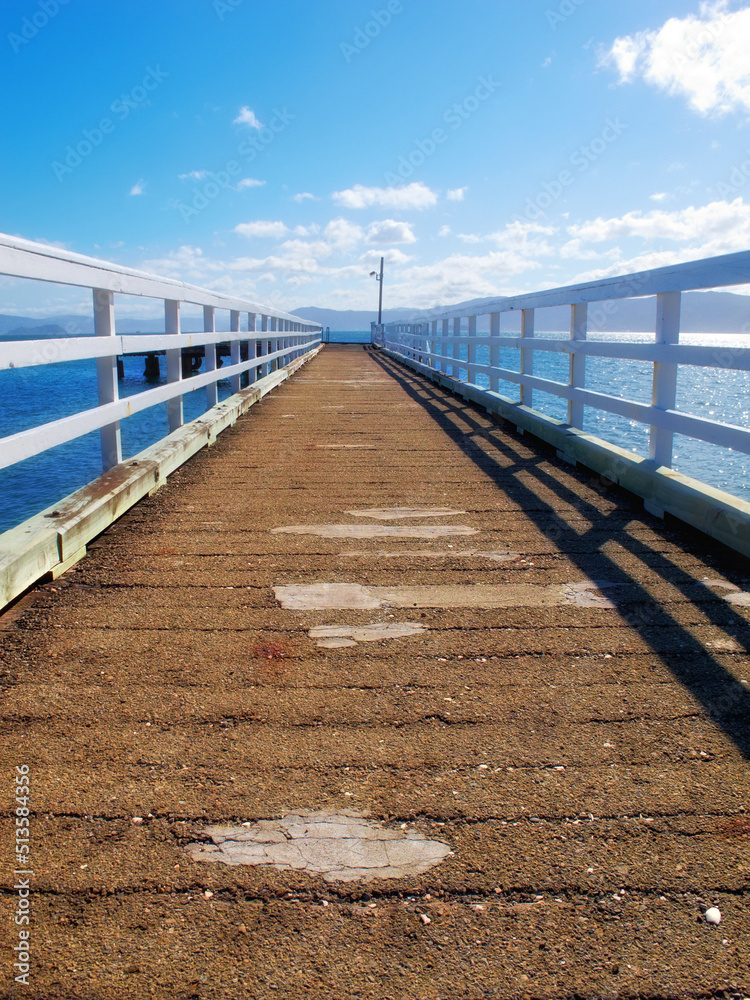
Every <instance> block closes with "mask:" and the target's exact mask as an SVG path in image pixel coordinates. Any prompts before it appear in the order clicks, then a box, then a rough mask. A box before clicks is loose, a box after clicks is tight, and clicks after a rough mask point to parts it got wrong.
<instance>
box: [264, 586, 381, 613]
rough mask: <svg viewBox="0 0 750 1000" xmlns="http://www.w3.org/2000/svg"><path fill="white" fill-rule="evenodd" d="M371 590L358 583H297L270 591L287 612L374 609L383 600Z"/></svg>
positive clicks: (375, 609) (379, 605) (376, 608)
mask: <svg viewBox="0 0 750 1000" xmlns="http://www.w3.org/2000/svg"><path fill="white" fill-rule="evenodd" d="M372 589H373V588H371V587H362V586H360V584H358V583H313V584H308V583H296V584H291V585H290V586H286V587H274V588H273V592H274V594H275V595H276V600H277V601H278V602H279V603H280V604H281V606H282V608H284V609H285V610H287V611H327V610H329V609H330V610H333V611H377V610H378V608H380V607H382V602H381V601H380V600H379V599H378V598H377V597H375V595H374V594H372V593H371V590H372Z"/></svg>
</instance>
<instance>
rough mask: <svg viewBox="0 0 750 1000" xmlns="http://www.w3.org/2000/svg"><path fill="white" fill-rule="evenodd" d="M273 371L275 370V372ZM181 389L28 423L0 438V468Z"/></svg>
mask: <svg viewBox="0 0 750 1000" xmlns="http://www.w3.org/2000/svg"><path fill="white" fill-rule="evenodd" d="M319 344H320V338H318V339H317V340H315V341H313V342H312V343H311V345H310V348H311V350H314V349H315V347H317V346H318V345H319ZM283 353H284V352H279V354H272V355H268V356H267V357H268V358H269V359H270V360H275V359H276V358H278V357H281V356H283ZM256 364H257V362H256V360H255V359H254V358H251V359H250V360H248V361H242V362H241V363H240V364H238V365H231V366H230V367H229V368H226V367H225V368H222V369H221V370H220V372H219V371H216V372H206V373H205V374H203V375H194V376H193V377H192V378H191V379H190V391H191V392H192V391H193V390H197V389H203V388H205V387H206V386H207V385H208V384H209V383H210V382H211V381H215V380H216V379H217V378H227V377H230V378H231V377H234V376H235V375H237V376H240V375H241V374H242V373H243V372H246V371H249V370H250V369H251V368H254V367H255V365H256ZM275 374H276V373H275ZM184 392H185V383H184V382H183V381H178V382H172V383H167V384H166V385H161V386H157V387H156V388H154V389H148V390H146V391H145V392H139V393H138V394H137V395H135V396H129V397H128V398H127V399H120V400H118V401H117V402H113V403H108V404H106V405H105V406H100V407H94V408H93V409H90V410H83V411H82V412H80V413H75V414H73V415H72V416H69V417H63V418H61V419H60V420H54V421H51V422H49V423H46V424H41V425H40V426H39V427H32V428H30V429H29V430H26V431H20V432H19V433H18V434H11V435H9V436H8V437H5V438H2V439H0V469H4V468H8V467H9V466H11V465H15V464H16V462H21V461H23V460H24V459H26V458H31V457H32V456H33V455H39V454H41V453H42V452H43V451H47V450H48V449H49V448H55V447H57V445H59V444H65V442H66V441H73V440H75V438H77V437H81V436H83V435H84V434H89V433H90V432H91V431H96V430H100V429H101V428H102V427H105V426H106V425H107V424H111V423H115V422H116V421H121V420H124V419H125V418H126V417H129V416H131V415H132V414H134V413H139V412H140V411H141V410H146V409H148V408H149V407H151V406H156V405H158V404H159V403H169V402H170V401H172V400H174V399H176V398H180V397H181V396H182V395H183V393H184Z"/></svg>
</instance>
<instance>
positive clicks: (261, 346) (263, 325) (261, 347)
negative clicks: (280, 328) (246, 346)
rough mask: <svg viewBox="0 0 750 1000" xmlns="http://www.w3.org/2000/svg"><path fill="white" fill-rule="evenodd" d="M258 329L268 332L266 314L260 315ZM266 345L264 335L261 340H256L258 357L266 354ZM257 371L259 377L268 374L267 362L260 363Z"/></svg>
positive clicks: (266, 341)
mask: <svg viewBox="0 0 750 1000" xmlns="http://www.w3.org/2000/svg"><path fill="white" fill-rule="evenodd" d="M260 330H261V333H268V316H261V317H260ZM267 346H268V340H267V339H266V338H265V337H264V338H263V339H262V340H259V341H258V357H260V358H262V357H263V356H264V355H265V354H268V351H267V349H266V348H267ZM258 372H259V373H260V375H261V377H264V376H265V375H268V374H269V371H268V365H267V364H264V365H261V366H260V368H259V369H258Z"/></svg>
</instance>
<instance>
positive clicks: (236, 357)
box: [229, 309, 242, 395]
mask: <svg viewBox="0 0 750 1000" xmlns="http://www.w3.org/2000/svg"><path fill="white" fill-rule="evenodd" d="M239 331H240V313H239V310H238V309H231V310H230V311H229V332H230V333H239ZM230 350H231V352H232V354H231V362H232V364H233V365H238V364H239V363H240V360H241V358H240V342H239V340H238V339H236V340H235V339H233V340H232V341H231V343H230ZM241 384H242V379H241V376H239V375H232V394H233V395H234V393H235V392H239V391H240V386H241Z"/></svg>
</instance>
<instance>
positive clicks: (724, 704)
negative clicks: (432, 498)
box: [373, 352, 750, 759]
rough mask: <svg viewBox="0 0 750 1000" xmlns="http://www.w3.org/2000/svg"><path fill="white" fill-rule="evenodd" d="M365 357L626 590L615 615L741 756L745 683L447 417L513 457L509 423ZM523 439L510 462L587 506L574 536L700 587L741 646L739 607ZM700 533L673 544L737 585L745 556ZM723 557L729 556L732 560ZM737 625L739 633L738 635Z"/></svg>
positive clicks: (749, 713)
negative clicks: (664, 644)
mask: <svg viewBox="0 0 750 1000" xmlns="http://www.w3.org/2000/svg"><path fill="white" fill-rule="evenodd" d="M373 357H374V360H375V361H376V362H377V364H379V365H380V366H381V367H382V368H383V370H384V371H386V372H387V373H388V374H389V375H390V376H391V377H393V378H394V379H395V380H396V381H397V382H398V383H399V385H401V387H402V388H403V389H404V390H405V391H406V392H407V394H408V395H409V396H410V397H411V398H412V400H414V401H415V402H417V403H419V404H420V405H421V406H422V407H423V408H424V410H425V411H426V412H427V413H428V414H429V415H430V416H431V417H432V418H433V419H434V420H435V422H436V423H437V425H438V426H439V427H440V428H441V429H442V430H443V431H444V432H445V433H446V434H447V435H448V437H450V438H451V440H452V441H454V443H455V444H457V445H458V447H459V448H460V449H461V450H462V451H463V453H464V454H465V455H466V456H467V457H468V458H470V459H471V460H472V461H473V462H474V463H475V464H476V465H478V466H479V467H480V468H481V469H482V471H483V472H485V473H486V474H487V475H488V476H489V477H490V478H491V479H492V480H493V481H494V482H495V484H496V486H497V487H498V489H500V490H502V491H503V493H504V494H505V495H506V496H507V497H509V499H510V500H512V501H514V502H515V503H517V504H518V506H519V508H520V509H521V510H522V511H523V512H524V513H525V514H526V516H527V517H528V518H529V519H530V520H531V521H532V522H534V523H535V525H536V527H537V528H538V530H539V531H540V532H541V533H542V534H544V535H545V536H546V537H547V539H548V540H549V541H551V542H553V543H554V544H555V545H556V546H557V547H558V549H559V551H560V552H562V553H563V554H564V555H565V556H566V557H567V558H568V559H570V560H571V562H572V563H573V564H574V565H575V566H576V567H577V568H578V569H579V570H580V571H581V573H583V574H585V575H586V576H587V577H589V578H590V579H594V580H597V579H598V580H606V581H607V582H608V583H614V584H620V585H625V586H627V588H628V590H627V592H626V593H627V597H625V598H622V597H619V598H618V597H614V598H613V599H614V601H615V603H616V604H617V611H618V613H619V615H620V617H621V618H622V620H623V622H624V623H625V624H626V625H628V626H629V627H630V628H632V629H634V630H635V631H636V632H637V633H638V634H639V635H640V637H641V638H642V640H643V641H644V642H645V643H646V644H647V645H648V646H649V648H650V649H651V650H652V651H653V654H654V656H656V657H658V659H659V660H660V661H661V663H663V664H664V665H665V666H666V667H667V668H668V669H669V670H670V672H671V673H672V675H673V676H674V677H675V679H676V680H678V681H679V682H680V683H681V684H682V685H683V686H684V687H685V688H686V689H687V690H688V691H689V692H690V694H691V695H692V696H693V697H694V698H695V699H696V701H697V702H698V703H699V704H700V705H701V706H702V707H703V709H704V710H705V711H706V713H707V714H708V715H709V716H710V718H711V719H712V720H713V721H714V722H715V724H716V725H717V726H718V727H719V728H720V729H721V730H722V731H723V732H724V733H725V734H726V736H728V737H729V738H730V739H731V740H732V742H733V743H734V744H735V745H736V746H737V748H738V749H739V750H740V752H741V753H742V754H743V755H744V757H745V758H747V759H750V725H749V724H748V723H749V721H750V691H748V690H747V689H745V688H744V687H743V686H742V685H741V684H740V682H739V681H738V680H737V679H736V678H735V677H733V676H732V674H731V673H730V672H729V671H728V670H727V669H726V668H725V667H724V666H722V664H721V663H719V662H718V660H717V659H716V658H715V657H714V656H713V655H712V654H711V652H710V651H709V650H707V649H706V648H705V647H704V646H702V645H701V643H700V642H699V641H698V640H697V639H696V637H695V636H694V635H692V634H691V633H690V631H689V630H688V629H687V628H686V627H685V626H684V625H682V624H680V622H678V621H676V620H675V618H674V617H672V615H670V613H669V612H668V610H667V609H666V607H665V606H664V605H662V604H660V603H659V602H658V601H657V600H655V599H654V598H653V597H652V595H651V594H650V593H649V592H648V591H647V590H646V589H645V587H644V586H643V584H642V583H640V582H639V581H638V580H637V579H636V578H634V576H633V575H632V574H630V573H629V572H628V571H627V570H626V569H625V568H624V567H622V566H619V565H617V563H616V562H615V561H614V560H613V559H612V558H611V557H610V556H608V555H607V554H606V553H604V552H602V551H601V549H600V548H599V547H598V545H597V543H596V542H595V541H594V546H596V547H592V551H589V552H576V551H574V550H569V549H567V548H566V547H565V536H566V535H568V536H570V533H571V532H572V531H574V530H575V529H574V527H573V526H572V525H571V524H568V523H567V522H566V521H565V518H564V516H563V515H562V514H561V513H560V512H559V511H557V510H555V509H554V507H552V506H551V505H550V504H549V503H547V502H546V501H545V500H544V499H543V498H542V497H541V496H540V495H538V494H536V493H534V491H533V490H532V489H531V488H530V487H529V486H528V485H526V484H524V483H523V482H521V481H520V480H519V478H518V477H517V475H516V474H515V472H514V470H513V468H512V467H511V468H508V466H504V465H502V464H501V462H500V461H499V460H498V459H497V458H493V457H492V455H491V454H488V452H487V451H486V450H485V449H484V448H480V447H479V446H478V444H476V442H475V441H474V440H473V439H472V436H471V433H467V431H466V430H464V429H460V428H459V427H458V426H457V424H456V422H455V420H456V418H459V417H460V419H461V421H462V422H463V423H464V424H468V425H469V426H470V427H471V426H473V427H474V428H475V433H478V434H479V435H480V436H481V438H482V441H483V442H485V443H486V444H491V445H492V446H493V447H494V448H495V449H497V452H498V453H499V454H501V455H503V456H504V457H505V459H510V460H511V462H513V460H514V459H520V455H519V453H518V452H517V451H516V450H515V448H514V442H515V440H516V435H515V430H512V431H510V432H509V433H504V432H503V430H502V428H501V426H500V425H499V424H498V425H497V426H496V428H494V430H491V431H490V432H489V433H487V428H486V427H485V426H484V425H483V424H482V423H481V422H480V420H479V418H480V416H481V417H483V418H485V417H486V415H485V414H483V413H480V411H479V410H478V409H477V408H476V407H475V406H474V405H473V404H471V403H469V402H465V401H464V400H462V399H459V398H458V397H457V396H454V395H452V394H451V393H449V392H448V391H447V390H442V389H438V388H437V387H435V386H434V385H433V384H432V383H431V382H429V381H428V380H427V379H424V378H422V377H420V376H419V375H418V374H415V373H414V372H411V371H410V370H409V369H408V368H407V367H406V366H402V365H401V364H399V363H397V362H395V361H392V360H391V359H389V358H386V357H383V356H382V355H380V354H379V353H376V352H373ZM486 418H487V419H491V418H489V417H486ZM518 440H520V439H518ZM523 441H524V447H525V448H529V447H530V448H533V449H538V451H539V459H538V462H537V463H534V464H533V466H530V465H529V462H528V459H525V458H524V459H523V461H522V462H519V466H518V467H519V468H522V469H523V471H524V473H526V474H527V475H528V474H530V475H532V476H534V477H535V479H536V481H537V482H538V483H539V485H540V486H544V487H545V488H546V489H547V490H550V491H552V492H554V493H555V494H556V495H557V496H558V497H559V498H560V500H561V502H563V503H566V504H569V505H571V506H572V507H575V508H576V509H577V510H578V511H579V512H581V513H583V514H584V515H588V516H589V517H590V519H591V520H592V521H593V522H594V527H593V528H592V529H590V531H589V532H587V533H584V534H582V535H581V534H576V536H575V537H576V541H577V542H578V543H579V544H585V543H586V540H587V537H588V536H589V535H592V534H593V533H594V532H601V531H605V532H606V533H607V534H606V539H607V541H608V542H611V541H612V540H614V541H616V542H619V544H620V545H622V546H623V548H624V549H625V550H626V551H628V552H629V553H630V554H631V555H633V556H634V557H636V558H641V559H643V558H644V557H646V556H648V558H649V561H648V568H649V569H650V570H651V571H653V572H657V573H659V575H660V576H661V577H662V578H663V579H664V580H665V582H667V583H669V584H670V585H671V586H673V587H675V588H677V589H678V590H680V591H681V592H682V593H683V595H684V596H686V597H688V600H690V601H691V602H694V597H695V594H694V591H695V588H696V586H698V587H701V588H703V590H704V591H705V598H706V603H702V604H701V605H700V609H701V611H702V613H703V614H704V615H705V617H706V619H707V623H710V624H713V625H714V626H716V627H717V628H720V629H721V630H722V631H723V632H724V633H725V634H726V635H727V636H728V637H731V638H732V639H733V640H735V641H736V642H740V643H741V644H742V645H743V647H744V649H745V650H746V651H748V650H749V649H750V624H749V623H748V622H747V621H746V620H745V619H744V618H742V617H741V616H740V615H738V614H737V613H736V612H735V611H734V610H733V608H732V607H731V605H730V604H728V603H726V602H723V601H720V600H717V595H716V594H715V592H714V591H712V590H711V589H710V588H709V587H708V586H706V585H705V584H703V583H702V582H701V581H700V580H696V579H695V578H694V577H692V576H690V575H689V574H688V573H686V572H684V571H683V570H681V569H680V567H678V566H676V565H675V564H674V563H673V562H671V561H670V560H669V558H668V557H667V556H665V555H664V554H663V553H661V552H658V551H656V550H655V549H653V548H651V547H649V546H648V544H647V543H645V542H643V541H641V540H639V539H637V538H635V537H633V536H632V535H630V534H628V532H627V531H624V530H622V529H621V528H620V527H618V526H614V527H613V526H612V525H611V524H608V515H607V514H604V513H602V512H601V511H600V510H598V509H597V508H596V507H594V506H592V505H591V504H590V502H589V501H588V500H586V498H585V497H582V496H581V495H580V494H578V493H575V492H573V491H571V490H570V489H569V488H568V487H567V486H566V485H565V484H564V483H563V482H561V481H560V480H559V479H557V478H555V477H554V476H552V475H550V473H548V472H547V471H546V470H544V469H543V468H541V465H542V463H545V464H554V463H555V462H557V461H559V460H558V459H557V458H556V457H555V455H554V451H553V449H551V448H550V447H549V446H548V445H546V444H544V443H543V442H541V441H533V443H531V442H530V440H529V438H528V437H525V438H524V439H523ZM565 473H566V475H567V476H568V477H571V478H573V479H578V480H579V481H580V482H581V483H582V484H585V485H586V486H588V487H589V488H591V480H592V478H596V475H595V473H589V474H588V475H587V474H585V473H583V472H581V471H579V470H576V469H573V468H572V467H570V466H567V465H566V466H565ZM607 496H608V499H610V500H611V501H613V502H614V503H615V504H616V507H615V511H616V512H617V513H618V515H622V513H623V512H624V513H628V514H632V517H633V519H637V520H640V521H643V523H644V524H645V523H648V526H649V527H650V528H651V529H652V530H653V531H654V532H655V533H656V534H659V535H661V536H662V537H665V540H666V535H667V534H668V533H672V529H671V528H668V527H666V526H665V525H664V524H662V523H660V522H658V521H657V520H656V519H655V518H652V517H651V516H650V515H648V514H644V512H643V511H642V510H641V509H639V507H638V506H636V504H637V501H636V500H635V499H634V498H633V499H631V497H630V496H629V495H628V494H626V493H625V491H624V490H621V489H619V488H618V487H615V486H613V487H612V488H611V489H609V490H608V493H607ZM703 537H704V538H705V542H704V546H703V547H701V543H700V540H699V538H700V536H699V533H698V532H696V531H695V530H692V529H690V528H687V527H685V528H682V526H681V527H680V538H681V544H682V547H683V549H684V550H685V551H686V552H691V553H694V554H696V555H699V556H700V557H701V558H703V559H705V560H706V561H709V562H716V563H717V564H718V565H720V567H721V572H722V573H723V574H724V576H725V577H726V578H727V579H728V580H730V581H733V580H736V581H737V583H738V585H739V586H740V587H742V585H743V583H744V582H745V577H746V576H747V574H748V563H747V561H746V560H744V559H743V558H742V557H739V556H737V555H736V553H731V552H730V551H729V550H728V549H725V548H724V547H723V546H719V545H717V543H716V542H714V541H713V540H710V544H711V546H712V548H713V549H714V550H715V551H714V552H713V553H712V554H707V552H706V549H705V545H706V544H708V543H709V539H708V538H707V537H705V536H703ZM600 544H601V543H599V545H600ZM730 560H731V561H732V562H733V563H734V566H732V565H731V563H730ZM738 564H739V568H738ZM667 571H668V575H667ZM688 588H690V590H692V591H693V594H692V596H691V595H690V594H689V593H688ZM615 593H616V591H615ZM663 628H669V629H670V630H677V631H678V633H679V646H678V651H677V650H676V651H675V652H674V653H671V652H665V651H664V650H663V648H661V645H660V644H659V643H657V642H656V641H655V640H656V638H657V634H658V631H659V630H661V629H663ZM655 633H657V634H655ZM743 633H745V636H746V637H745V638H744V639H743V637H742V636H743Z"/></svg>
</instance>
